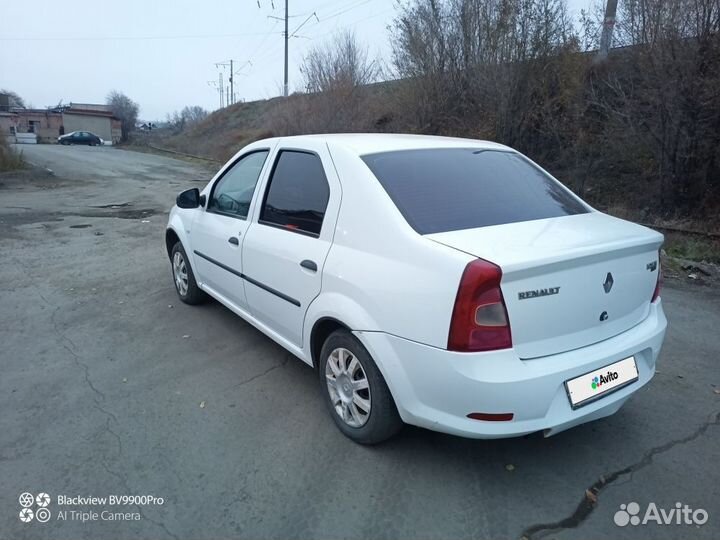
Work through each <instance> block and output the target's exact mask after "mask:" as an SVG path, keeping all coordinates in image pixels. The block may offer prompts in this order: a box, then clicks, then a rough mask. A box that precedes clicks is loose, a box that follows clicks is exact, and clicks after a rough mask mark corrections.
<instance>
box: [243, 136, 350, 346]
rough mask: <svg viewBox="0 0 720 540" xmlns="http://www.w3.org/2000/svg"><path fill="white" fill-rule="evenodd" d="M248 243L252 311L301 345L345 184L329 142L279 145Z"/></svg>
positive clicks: (247, 287)
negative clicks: (339, 175)
mask: <svg viewBox="0 0 720 540" xmlns="http://www.w3.org/2000/svg"><path fill="white" fill-rule="evenodd" d="M263 191H264V193H263V197H262V198H260V197H258V204H259V209H258V210H257V211H256V212H255V215H256V216H257V222H253V224H252V226H251V227H250V229H249V230H248V233H247V236H246V238H245V243H244V244H243V274H244V276H245V294H246V296H247V302H248V305H249V307H250V311H251V313H252V314H253V316H254V317H255V318H256V319H258V320H259V321H261V322H263V323H265V324H266V325H268V326H269V327H270V328H271V329H272V330H274V331H275V332H277V333H278V334H280V335H281V336H282V337H284V338H285V339H287V340H288V341H290V342H291V343H293V344H294V345H297V346H299V347H302V335H303V321H304V318H305V312H306V311H307V308H308V305H309V304H310V302H312V300H313V299H314V298H315V297H316V296H317V295H318V294H319V293H320V285H321V276H322V269H323V265H324V264H325V258H326V257H327V254H328V251H329V250H330V245H331V244H332V237H333V231H334V228H335V222H336V220H337V213H338V208H339V204H340V186H339V182H338V179H337V176H336V174H335V169H334V167H333V165H332V161H331V159H330V154H329V152H328V149H327V146H325V145H324V144H322V143H320V142H318V143H317V144H314V143H311V144H308V145H306V146H304V147H303V149H296V148H283V147H282V145H281V146H280V147H279V149H278V152H277V153H276V156H275V159H274V165H273V168H272V172H271V176H270V178H269V179H268V181H267V182H266V187H265V188H264V190H263Z"/></svg>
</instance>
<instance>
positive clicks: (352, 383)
mask: <svg viewBox="0 0 720 540" xmlns="http://www.w3.org/2000/svg"><path fill="white" fill-rule="evenodd" d="M325 380H326V381H327V387H328V393H329V394H330V401H331V403H332V405H333V408H334V409H335V412H336V413H337V415H338V416H339V417H340V418H341V419H342V421H343V422H345V423H346V424H347V425H348V426H350V427H355V428H358V427H362V426H364V425H365V423H366V422H367V421H368V418H370V385H369V383H368V380H367V376H366V375H365V370H364V369H363V367H362V364H361V363H360V361H359V360H358V359H357V358H356V357H355V355H354V354H353V353H352V352H351V351H349V350H347V349H344V348H337V349H335V350H334V351H332V352H331V353H330V356H329V357H328V359H327V362H326V363H325Z"/></svg>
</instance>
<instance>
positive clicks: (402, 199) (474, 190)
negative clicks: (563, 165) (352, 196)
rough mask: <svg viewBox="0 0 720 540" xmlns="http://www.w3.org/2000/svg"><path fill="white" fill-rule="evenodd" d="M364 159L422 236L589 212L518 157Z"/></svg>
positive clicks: (441, 154) (471, 152) (449, 151)
mask: <svg viewBox="0 0 720 540" xmlns="http://www.w3.org/2000/svg"><path fill="white" fill-rule="evenodd" d="M362 159H363V161H364V162H365V163H366V164H367V166H368V167H369V168H370V170H371V171H372V172H373V174H374V175H375V176H376V177H377V179H378V180H379V181H380V183H381V184H382V186H383V187H384V188H385V191H387V193H388V195H390V198H391V199H392V200H393V202H394V203H395V206H397V208H398V210H400V212H401V213H402V215H403V216H404V217H405V219H406V220H407V222H408V223H409V224H410V226H411V227H413V228H414V229H415V230H416V231H417V232H418V233H420V234H432V233H439V232H446V231H456V230H460V229H473V228H476V227H487V226H489V225H501V224H505V223H515V222H518V221H530V220H533V219H544V218H552V217H558V216H568V215H572V214H582V213H585V212H588V211H589V210H588V209H587V208H586V207H585V206H584V205H583V204H582V203H581V202H579V201H578V200H577V199H576V198H575V197H573V196H572V195H571V194H570V193H569V192H568V191H567V190H566V189H565V188H564V187H562V186H561V185H560V184H559V183H558V182H557V181H556V180H554V179H552V178H551V177H549V176H548V175H547V174H545V173H544V172H543V171H541V170H540V169H539V168H538V167H536V166H535V165H533V164H532V163H531V162H530V161H529V160H527V159H526V158H524V157H523V156H521V155H520V154H516V153H514V152H507V151H499V150H478V149H465V148H443V149H426V150H402V151H395V152H383V153H379V154H369V155H366V156H363V157H362Z"/></svg>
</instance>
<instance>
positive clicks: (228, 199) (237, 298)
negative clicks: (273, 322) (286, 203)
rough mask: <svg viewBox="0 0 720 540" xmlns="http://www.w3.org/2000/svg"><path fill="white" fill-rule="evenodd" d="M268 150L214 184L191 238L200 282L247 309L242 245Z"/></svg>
mask: <svg viewBox="0 0 720 540" xmlns="http://www.w3.org/2000/svg"><path fill="white" fill-rule="evenodd" d="M268 152H269V151H268V150H256V151H253V152H250V153H249V154H245V155H243V156H241V157H240V158H239V159H238V160H237V161H235V163H233V164H232V165H231V166H230V167H229V168H227V169H226V170H225V171H224V172H223V174H222V175H221V176H220V177H219V178H218V179H217V180H216V181H215V182H214V184H213V186H212V189H211V190H210V193H209V195H208V200H207V203H206V205H205V206H206V207H205V208H200V209H199V211H198V213H197V215H196V217H195V220H194V222H193V225H192V231H191V237H192V247H193V254H192V257H193V261H194V263H195V264H194V268H195V273H196V276H195V277H196V279H197V281H198V282H199V283H201V284H202V286H203V287H206V288H208V289H211V290H212V292H214V293H215V294H216V295H219V296H222V297H223V298H225V299H226V300H227V301H229V302H231V303H233V304H235V305H236V306H239V307H241V308H243V309H247V302H246V301H245V288H244V284H243V280H242V277H241V276H242V268H243V261H242V249H241V246H242V243H243V240H244V238H245V233H246V232H247V230H248V226H249V222H248V215H249V213H250V208H251V206H252V200H253V194H254V193H255V186H256V184H257V181H258V178H259V177H260V173H261V172H262V169H263V166H264V164H265V160H266V159H267V155H268Z"/></svg>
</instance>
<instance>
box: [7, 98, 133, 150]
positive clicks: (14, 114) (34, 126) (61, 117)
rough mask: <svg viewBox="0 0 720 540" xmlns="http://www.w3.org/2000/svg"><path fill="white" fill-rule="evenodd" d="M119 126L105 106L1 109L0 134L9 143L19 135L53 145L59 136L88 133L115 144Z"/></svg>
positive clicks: (118, 140) (74, 104) (119, 123)
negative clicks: (71, 133)
mask: <svg viewBox="0 0 720 540" xmlns="http://www.w3.org/2000/svg"><path fill="white" fill-rule="evenodd" d="M121 127H122V124H121V122H120V120H119V119H118V118H115V116H113V113H112V111H110V110H109V108H108V106H107V105H95V104H91V103H72V104H70V105H68V106H62V107H55V108H51V109H23V108H18V107H8V108H7V110H0V133H2V134H3V135H4V136H5V137H6V138H10V139H11V140H12V139H14V138H15V136H16V134H18V133H34V134H35V135H36V137H37V142H39V143H55V142H57V138H58V137H59V136H60V135H65V134H66V133H70V132H73V131H90V132H92V133H95V134H96V135H97V136H98V137H100V138H101V139H103V140H105V141H106V142H107V143H112V144H117V143H118V142H120V137H121V136H122V129H121Z"/></svg>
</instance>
